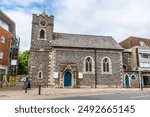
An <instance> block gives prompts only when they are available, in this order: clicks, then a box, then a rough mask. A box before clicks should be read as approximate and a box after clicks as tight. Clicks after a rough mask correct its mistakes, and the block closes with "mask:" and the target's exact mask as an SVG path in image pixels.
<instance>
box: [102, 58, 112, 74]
mask: <svg viewBox="0 0 150 117" xmlns="http://www.w3.org/2000/svg"><path fill="white" fill-rule="evenodd" d="M105 59H107V61H106V62H105V64H104V60H105ZM101 68H102V74H112V63H111V60H110V58H108V57H104V58H103V59H102V61H101ZM104 70H105V71H104Z"/></svg>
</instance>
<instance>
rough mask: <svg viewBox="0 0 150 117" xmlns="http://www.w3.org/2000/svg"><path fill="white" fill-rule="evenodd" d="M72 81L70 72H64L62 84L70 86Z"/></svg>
mask: <svg viewBox="0 0 150 117" xmlns="http://www.w3.org/2000/svg"><path fill="white" fill-rule="evenodd" d="M71 82H72V76H71V73H70V72H69V71H68V72H66V73H65V78H64V86H65V87H70V86H71V84H72V83H71Z"/></svg>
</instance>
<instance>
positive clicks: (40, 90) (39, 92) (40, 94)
mask: <svg viewBox="0 0 150 117" xmlns="http://www.w3.org/2000/svg"><path fill="white" fill-rule="evenodd" d="M39 95H41V85H39Z"/></svg>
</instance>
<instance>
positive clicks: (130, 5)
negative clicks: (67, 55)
mask: <svg viewBox="0 0 150 117" xmlns="http://www.w3.org/2000/svg"><path fill="white" fill-rule="evenodd" d="M2 1H4V2H5V4H9V6H13V5H14V3H15V4H18V5H21V6H25V7H23V8H20V7H16V8H15V10H14V9H12V10H11V9H10V10H6V14H8V16H10V17H11V18H12V19H13V20H14V21H15V22H16V25H17V27H16V28H17V35H19V36H20V37H21V50H25V49H29V47H30V40H31V20H32V14H33V13H41V11H42V10H43V9H39V8H38V7H37V6H33V7H32V8H30V9H28V8H27V7H26V6H28V5H31V4H32V3H33V2H35V3H40V4H41V5H42V4H46V6H47V7H46V9H47V12H46V13H48V15H52V14H53V15H54V16H55V25H54V26H55V28H54V30H55V32H66V33H82V34H90V35H91V34H96V35H110V36H113V37H114V38H115V39H116V40H117V41H118V42H120V41H121V40H123V39H125V38H127V37H129V36H140V37H145V38H150V33H149V30H150V13H149V11H150V7H149V6H150V1H149V0H144V1H141V0H113V1H112V0H11V2H10V0H2ZM8 1H9V2H8ZM22 1H23V2H22ZM45 1H46V3H44V2H45ZM4 2H3V4H4ZM52 10H53V11H52ZM4 12H5V11H4Z"/></svg>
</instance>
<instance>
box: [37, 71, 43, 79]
mask: <svg viewBox="0 0 150 117" xmlns="http://www.w3.org/2000/svg"><path fill="white" fill-rule="evenodd" d="M38 78H39V79H42V78H43V72H42V71H39V72H38Z"/></svg>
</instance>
